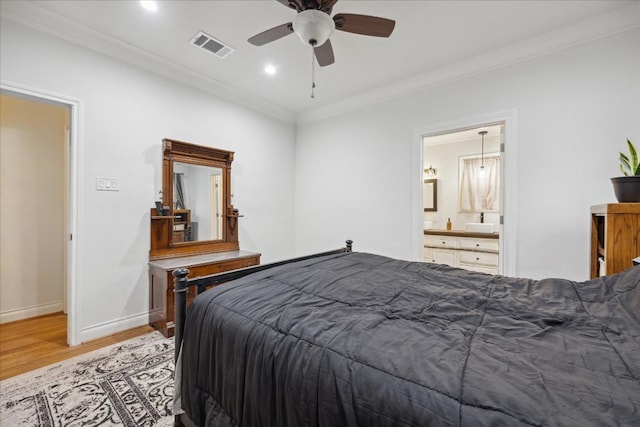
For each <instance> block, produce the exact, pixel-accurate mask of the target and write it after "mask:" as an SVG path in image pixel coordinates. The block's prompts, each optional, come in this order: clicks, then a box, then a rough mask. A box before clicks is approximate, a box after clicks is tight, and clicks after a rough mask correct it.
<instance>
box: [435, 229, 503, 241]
mask: <svg viewBox="0 0 640 427" xmlns="http://www.w3.org/2000/svg"><path fill="white" fill-rule="evenodd" d="M424 234H426V235H430V236H453V237H479V238H482V239H499V238H500V233H480V232H477V231H465V230H437V229H430V230H424Z"/></svg>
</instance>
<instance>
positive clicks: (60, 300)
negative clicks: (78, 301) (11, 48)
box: [0, 83, 80, 345]
mask: <svg viewBox="0 0 640 427" xmlns="http://www.w3.org/2000/svg"><path fill="white" fill-rule="evenodd" d="M0 100H1V101H2V111H1V113H2V182H1V184H2V206H3V209H2V222H1V228H2V233H1V236H2V242H1V244H2V251H1V259H0V263H1V264H2V268H1V271H2V272H1V274H2V276H1V277H2V283H1V289H2V306H1V307H2V308H1V310H0V318H1V321H2V322H3V323H4V322H9V321H14V320H21V319H27V318H31V317H34V316H41V315H45V314H49V313H55V312H60V311H63V312H65V313H66V314H67V322H66V323H67V334H66V335H67V339H66V341H67V343H68V344H69V345H77V344H80V341H79V339H78V337H77V335H76V334H77V328H76V326H75V324H76V311H75V295H76V292H75V265H76V264H75V259H76V250H75V244H74V243H73V241H72V236H73V235H74V231H75V229H76V220H75V218H76V215H75V212H76V195H77V192H76V173H77V172H76V171H77V168H76V159H77V147H76V145H77V144H76V141H77V135H78V130H77V128H78V126H77V116H78V106H79V103H78V101H76V100H72V99H68V98H62V97H60V96H58V95H51V94H47V93H44V92H41V91H36V90H32V89H29V88H25V87H21V86H16V85H13V84H6V83H3V84H2V85H1V90H0Z"/></svg>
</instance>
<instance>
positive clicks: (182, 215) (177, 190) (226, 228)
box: [150, 139, 240, 259]
mask: <svg viewBox="0 0 640 427" xmlns="http://www.w3.org/2000/svg"><path fill="white" fill-rule="evenodd" d="M162 151H163V161H162V204H163V205H164V206H165V207H168V208H169V209H168V212H165V213H163V215H157V214H156V215H154V214H153V213H152V216H151V233H152V235H151V252H150V256H151V258H152V259H158V258H170V257H175V256H184V255H195V254H204V253H211V252H221V251H229V250H237V249H238V229H237V224H238V218H239V217H240V215H239V214H238V212H237V210H236V209H234V207H233V205H232V204H231V163H232V162H233V152H231V151H226V150H221V149H218V148H212V147H206V146H201V145H196V144H191V143H188V142H183V141H177V140H173V139H164V140H163V150H162ZM154 211H155V209H154Z"/></svg>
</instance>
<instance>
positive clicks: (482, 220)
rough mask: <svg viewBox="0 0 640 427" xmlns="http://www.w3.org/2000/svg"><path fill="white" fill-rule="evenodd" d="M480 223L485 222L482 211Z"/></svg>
mask: <svg viewBox="0 0 640 427" xmlns="http://www.w3.org/2000/svg"><path fill="white" fill-rule="evenodd" d="M480 224H484V212H480Z"/></svg>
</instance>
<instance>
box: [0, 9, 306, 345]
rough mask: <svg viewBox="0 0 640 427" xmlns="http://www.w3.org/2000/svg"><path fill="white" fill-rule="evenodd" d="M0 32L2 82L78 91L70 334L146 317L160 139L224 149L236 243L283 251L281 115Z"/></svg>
mask: <svg viewBox="0 0 640 427" xmlns="http://www.w3.org/2000/svg"><path fill="white" fill-rule="evenodd" d="M0 31H1V33H0V55H1V57H0V59H1V60H0V67H1V68H0V74H1V75H2V79H3V81H6V82H12V83H15V84H19V85H25V86H28V87H32V88H35V89H39V90H44V91H48V92H53V93H58V94H63V95H65V96H67V97H73V98H76V99H79V100H80V102H81V118H80V124H81V135H80V141H79V157H80V159H79V162H80V170H79V200H78V203H79V207H78V214H79V219H78V236H76V237H77V240H76V244H77V247H78V276H77V282H78V307H79V313H78V317H79V319H78V321H79V328H80V330H81V336H82V340H87V339H90V338H94V337H97V336H101V335H106V334H109V333H111V332H113V331H116V330H122V329H127V328H129V327H132V326H137V325H141V324H145V323H146V322H147V311H148V299H149V282H148V272H147V262H148V252H149V208H151V207H153V206H154V205H153V202H154V200H155V199H156V197H157V194H158V191H159V189H160V188H161V181H162V169H161V166H162V154H161V146H162V139H163V138H174V139H178V140H182V141H189V142H193V143H196V144H200V145H209V146H214V147H218V148H222V149H226V150H231V151H234V152H235V160H234V162H233V169H232V177H233V181H232V187H233V188H232V190H233V194H234V198H233V203H234V205H235V206H236V207H237V208H238V209H240V212H241V213H242V214H243V215H244V218H242V220H241V222H240V229H239V239H240V245H241V248H242V249H246V250H253V251H259V252H261V253H262V254H263V258H262V260H263V262H268V261H270V260H276V259H282V258H286V257H288V256H291V255H292V254H293V243H294V240H293V235H294V230H293V227H292V225H291V224H292V222H293V182H294V143H295V129H294V126H293V125H291V124H288V123H284V122H280V121H278V120H276V119H273V118H270V117H267V116H264V115H261V114H259V113H256V112H253V111H251V110H248V109H246V108H243V107H239V106H237V105H234V104H232V103H229V102H226V101H223V100H221V99H219V98H216V97H213V96H211V95H208V94H204V93H201V92H198V91H196V90H194V89H191V88H188V87H185V86H182V85H180V84H177V83H173V82H171V81H169V80H166V79H164V78H161V77H158V76H155V75H152V74H150V73H148V72H144V71H141V70H139V69H137V68H134V67H132V66H129V65H125V64H123V63H120V62H117V61H114V60H111V59H109V58H107V57H105V56H103V55H100V54H97V53H94V52H93V51H90V50H87V49H84V48H81V47H79V46H76V45H72V44H70V43H67V42H64V41H61V40H58V39H55V38H53V37H51V36H49V35H43V34H41V33H39V32H36V31H34V30H31V29H28V28H26V27H24V26H22V25H20V24H17V23H15V22H13V21H10V20H7V19H4V18H3V19H2V22H1V25H0ZM96 176H106V177H116V178H118V179H119V183H120V191H119V192H98V191H96V190H95V177H96ZM3 209H4V206H3Z"/></svg>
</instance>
